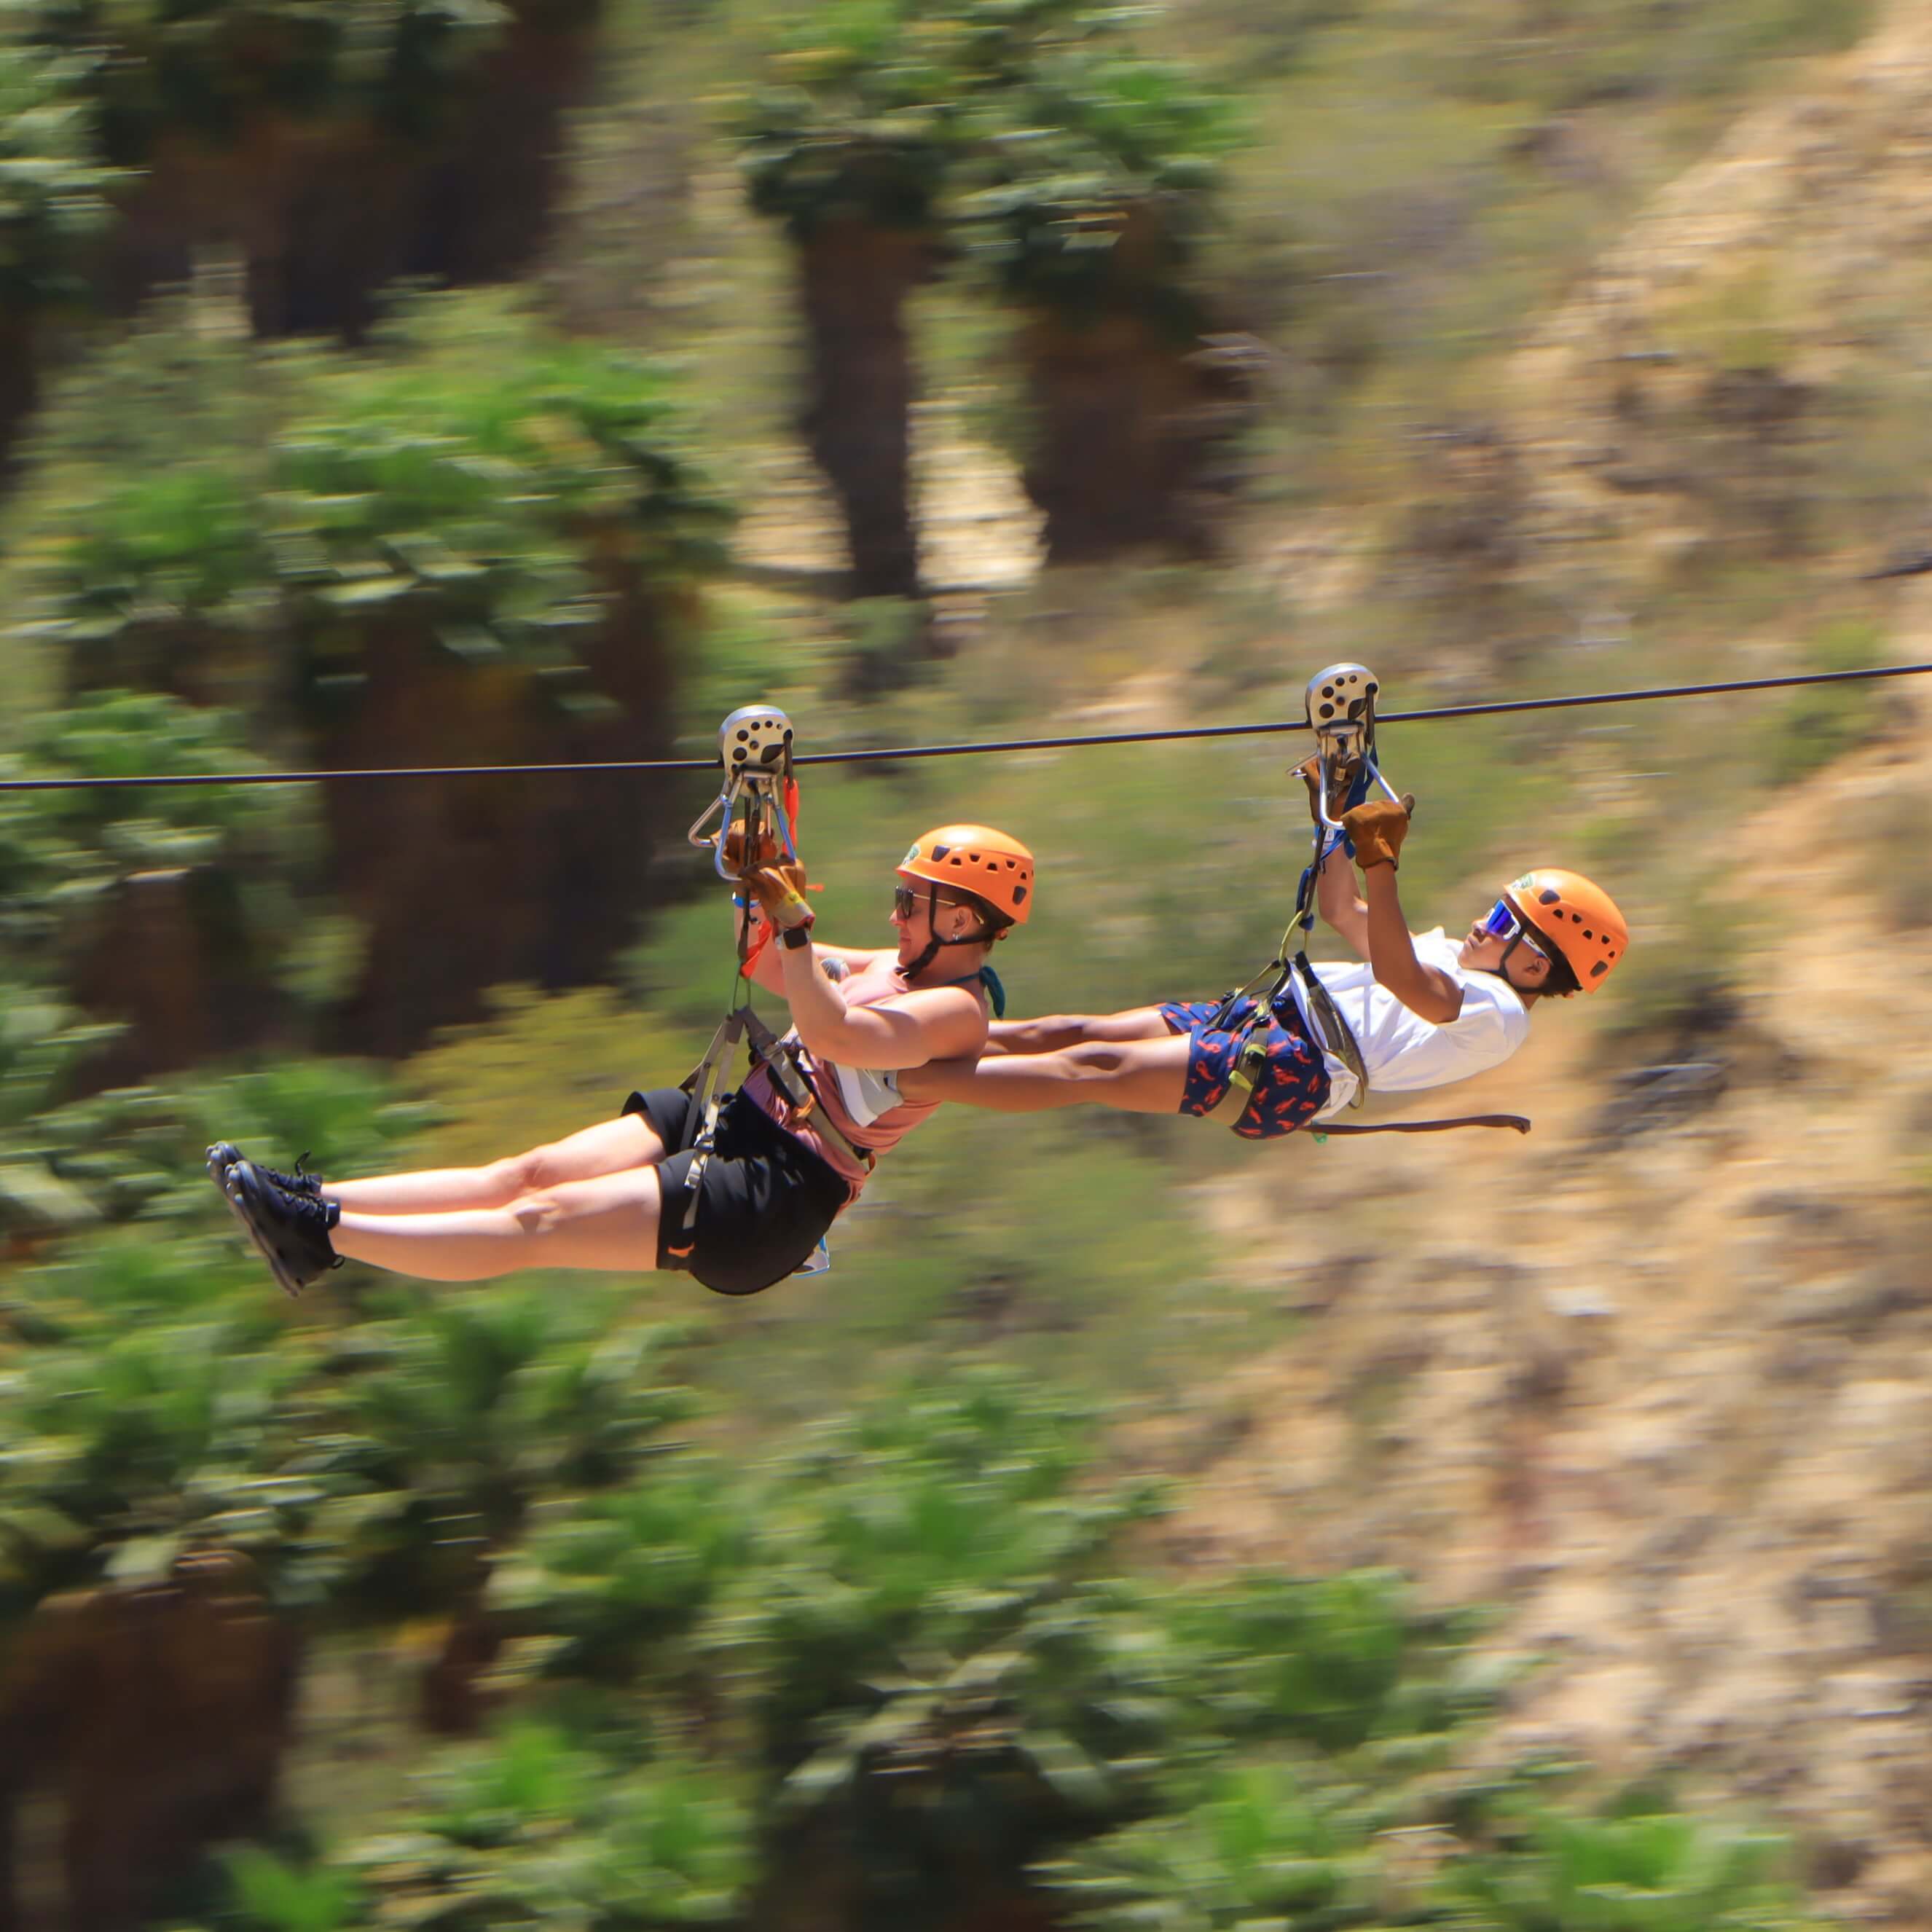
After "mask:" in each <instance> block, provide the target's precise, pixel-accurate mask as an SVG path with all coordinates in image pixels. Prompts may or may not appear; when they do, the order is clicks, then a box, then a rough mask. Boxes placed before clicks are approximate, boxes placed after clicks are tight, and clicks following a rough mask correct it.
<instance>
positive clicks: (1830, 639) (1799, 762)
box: [1762, 619, 1885, 784]
mask: <svg viewBox="0 0 1932 1932" xmlns="http://www.w3.org/2000/svg"><path fill="white" fill-rule="evenodd" d="M1884 661H1885V634H1884V633H1883V631H1881V630H1880V629H1879V627H1878V625H1876V624H1873V623H1870V622H1864V621H1863V620H1861V619H1840V620H1839V621H1838V622H1834V623H1830V624H1827V625H1825V626H1824V627H1823V629H1821V630H1820V631H1818V632H1817V634H1816V635H1815V636H1814V637H1813V638H1812V639H1811V642H1810V643H1809V645H1808V647H1807V649H1806V651H1805V669H1806V670H1818V671H1839V670H1863V669H1864V668H1866V667H1868V666H1870V665H1873V664H1882V663H1883V662H1884ZM1884 703H1885V700H1884V698H1883V697H1882V694H1879V692H1878V691H1876V690H1874V688H1873V686H1872V685H1870V684H1851V685H1843V686H1840V687H1834V686H1832V685H1809V686H1807V687H1805V688H1801V689H1800V690H1799V691H1795V692H1793V694H1792V695H1791V696H1790V697H1789V698H1787V700H1785V701H1784V703H1783V705H1782V706H1779V707H1778V708H1777V709H1774V710H1773V711H1772V714H1771V716H1770V717H1769V719H1768V720H1767V721H1766V726H1765V727H1764V750H1763V754H1762V756H1763V766H1764V773H1765V776H1766V778H1767V779H1768V780H1769V781H1770V782H1771V783H1772V784H1791V783H1793V782H1794V781H1796V780H1797V779H1799V778H1804V777H1805V776H1806V775H1808V774H1809V773H1811V772H1814V771H1817V770H1818V769H1820V768H1821V767H1822V766H1826V765H1828V764H1829V763H1832V760H1835V759H1837V758H1841V757H1843V756H1844V755H1845V754H1846V752H1848V751H1852V749H1854V748H1855V747H1856V746H1858V745H1861V744H1864V743H1866V742H1868V741H1869V740H1870V738H1871V736H1872V735H1873V731H1874V730H1875V729H1876V727H1877V725H1878V724H1879V720H1880V719H1881V718H1882V716H1883V715H1884Z"/></svg>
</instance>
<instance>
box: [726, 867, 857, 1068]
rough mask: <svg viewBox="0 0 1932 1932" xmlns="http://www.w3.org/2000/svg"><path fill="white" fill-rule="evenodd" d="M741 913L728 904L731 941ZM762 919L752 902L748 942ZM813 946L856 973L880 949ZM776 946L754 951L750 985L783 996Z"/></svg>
mask: <svg viewBox="0 0 1932 1932" xmlns="http://www.w3.org/2000/svg"><path fill="white" fill-rule="evenodd" d="M744 916H745V915H744V912H743V910H742V907H738V906H733V907H732V908H731V937H732V941H733V944H736V940H737V935H738V922H739V920H740V919H742V918H743V917H744ZM764 922H765V915H764V913H763V912H762V911H761V910H760V909H759V907H757V904H755V903H754V904H753V905H752V907H751V943H752V944H753V945H754V946H755V945H756V944H757V940H758V935H759V933H760V931H761V930H762V929H763V926H764ZM779 950H780V949H779V948H778V947H776V946H775V945H773V946H767V947H765V949H764V950H763V952H761V953H760V954H759V955H758V957H757V962H756V964H754V965H753V967H752V968H751V983H752V984H753V985H754V986H760V987H762V988H763V989H764V991H765V992H768V993H776V994H777V995H778V996H779V997H780V998H786V997H787V995H786V992H785V982H784V968H783V967H782V966H781V965H780V964H779V961H778V953H779ZM814 950H815V951H816V952H817V955H818V956H819V958H820V959H835V960H837V961H838V962H839V964H840V965H842V966H843V967H844V968H845V970H846V971H847V973H859V972H862V971H864V969H865V968H866V967H868V966H869V965H871V963H872V962H873V960H874V959H876V958H877V956H878V954H879V953H880V951H881V950H883V949H881V948H880V947H868V946H820V947H816V948H814ZM865 1064H867V1065H868V1066H872V1065H876V1064H878V1063H877V1062H875V1061H867V1062H866V1063H865Z"/></svg>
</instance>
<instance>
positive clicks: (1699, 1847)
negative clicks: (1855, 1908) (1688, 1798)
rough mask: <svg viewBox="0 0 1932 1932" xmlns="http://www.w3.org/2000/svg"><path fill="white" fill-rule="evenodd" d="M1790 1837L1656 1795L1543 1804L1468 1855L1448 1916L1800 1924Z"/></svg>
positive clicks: (1457, 1871)
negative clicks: (1570, 1807)
mask: <svg viewBox="0 0 1932 1932" xmlns="http://www.w3.org/2000/svg"><path fill="white" fill-rule="evenodd" d="M1783 1864H1784V1846H1783V1843H1782V1842H1781V1841H1780V1840H1779V1839H1778V1838H1775V1837H1773V1836H1772V1835H1769V1834H1767V1833H1765V1832H1756V1831H1751V1830H1746V1829H1741V1828H1739V1827H1738V1826H1734V1825H1732V1824H1729V1823H1724V1822H1722V1821H1718V1820H1700V1819H1699V1818H1697V1817H1694V1816H1692V1815H1691V1814H1687V1813H1684V1812H1680V1811H1674V1810H1670V1809H1667V1808H1664V1807H1662V1806H1661V1805H1658V1804H1657V1803H1656V1802H1655V1801H1654V1800H1652V1801H1651V1802H1647V1803H1640V1804H1638V1805H1636V1806H1634V1807H1633V1808H1630V1809H1628V1810H1617V1809H1613V1810H1612V1811H1609V1812H1607V1813H1606V1814H1602V1815H1599V1816H1591V1815H1588V1814H1582V1815H1580V1814H1576V1813H1574V1812H1565V1811H1560V1810H1558V1809H1556V1808H1554V1807H1551V1806H1548V1805H1544V1806H1539V1807H1538V1808H1535V1809H1533V1810H1532V1811H1529V1812H1528V1813H1527V1814H1526V1815H1523V1816H1522V1817H1518V1818H1517V1819H1516V1820H1514V1821H1513V1822H1512V1823H1511V1826H1510V1827H1509V1828H1508V1838H1507V1840H1506V1842H1505V1843H1503V1844H1502V1845H1501V1846H1499V1847H1498V1848H1497V1849H1494V1850H1492V1851H1487V1852H1481V1853H1478V1855H1475V1857H1472V1858H1469V1859H1466V1860H1464V1861H1458V1862H1457V1864H1454V1865H1452V1866H1451V1867H1450V1869H1449V1871H1448V1876H1447V1879H1446V1881H1445V1885H1444V1887H1443V1889H1444V1891H1445V1894H1446V1895H1447V1897H1448V1898H1449V1899H1450V1900H1451V1901H1453V1902H1454V1906H1455V1908H1457V1909H1455V1910H1454V1911H1453V1912H1452V1915H1451V1921H1450V1922H1451V1924H1467V1925H1470V1926H1472V1927H1473V1926H1476V1925H1481V1926H1482V1927H1485V1928H1495V1932H1803V1928H1805V1927H1808V1926H1811V1924H1814V1923H1815V1921H1814V1920H1813V1919H1812V1918H1811V1917H1810V1915H1808V1914H1807V1913H1806V1912H1805V1911H1804V1909H1803V1908H1802V1904H1801V1903H1800V1900H1799V1896H1798V1894H1797V1893H1796V1890H1795V1889H1794V1888H1793V1887H1792V1886H1791V1885H1790V1884H1789V1883H1788V1882H1786V1881H1785V1880H1784V1879H1783V1878H1782V1877H1781V1875H1780V1874H1781V1867H1782V1865H1783Z"/></svg>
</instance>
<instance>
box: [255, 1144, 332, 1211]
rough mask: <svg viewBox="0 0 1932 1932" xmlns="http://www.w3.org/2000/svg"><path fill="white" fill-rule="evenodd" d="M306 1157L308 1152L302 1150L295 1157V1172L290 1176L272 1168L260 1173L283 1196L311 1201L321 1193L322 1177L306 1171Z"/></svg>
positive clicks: (306, 1149)
mask: <svg viewBox="0 0 1932 1932" xmlns="http://www.w3.org/2000/svg"><path fill="white" fill-rule="evenodd" d="M308 1157H309V1151H308V1148H303V1149H302V1152H301V1153H300V1154H298V1155H297V1156H296V1171H295V1172H294V1173H293V1174H284V1173H283V1172H281V1169H278V1168H273V1167H265V1168H263V1169H262V1173H263V1176H264V1177H265V1178H266V1179H268V1180H269V1181H273V1182H274V1183H275V1185H276V1186H277V1187H279V1188H280V1189H281V1190H282V1192H283V1193H284V1194H287V1195H292V1196H295V1197H296V1199H299V1200H310V1201H312V1200H314V1199H316V1197H317V1196H319V1195H320V1193H321V1192H322V1176H321V1175H319V1174H311V1172H309V1171H308Z"/></svg>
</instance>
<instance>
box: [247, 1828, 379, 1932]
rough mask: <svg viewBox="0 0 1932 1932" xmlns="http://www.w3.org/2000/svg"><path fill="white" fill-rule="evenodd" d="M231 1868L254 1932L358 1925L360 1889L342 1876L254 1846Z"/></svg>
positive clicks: (317, 1931)
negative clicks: (299, 1864) (292, 1862)
mask: <svg viewBox="0 0 1932 1932" xmlns="http://www.w3.org/2000/svg"><path fill="white" fill-rule="evenodd" d="M227 1864H228V1876H229V1883H230V1885H231V1886H232V1887H233V1892H234V1900H235V1906H236V1910H237V1911H238V1912H239V1913H240V1915H241V1917H242V1923H243V1924H245V1925H246V1926H247V1927H248V1928H249V1932H347V1928H348V1927H351V1926H353V1925H355V1924H357V1923H358V1922H359V1918H360V1909H359V1900H357V1897H356V1886H355V1885H354V1883H353V1882H352V1881H351V1880H350V1879H349V1877H348V1876H347V1875H346V1874H344V1873H341V1872H335V1871H328V1870H302V1869H301V1868H299V1867H296V1866H294V1865H290V1864H284V1861H282V1860H281V1859H280V1858H277V1857H276V1856H275V1854H274V1853H273V1852H266V1851H263V1850H262V1849H260V1847H259V1846H252V1845H251V1846H244V1847H243V1848H242V1849H241V1850H239V1851H236V1852H230V1853H229V1855H228V1859H227Z"/></svg>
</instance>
